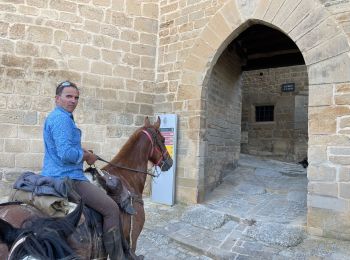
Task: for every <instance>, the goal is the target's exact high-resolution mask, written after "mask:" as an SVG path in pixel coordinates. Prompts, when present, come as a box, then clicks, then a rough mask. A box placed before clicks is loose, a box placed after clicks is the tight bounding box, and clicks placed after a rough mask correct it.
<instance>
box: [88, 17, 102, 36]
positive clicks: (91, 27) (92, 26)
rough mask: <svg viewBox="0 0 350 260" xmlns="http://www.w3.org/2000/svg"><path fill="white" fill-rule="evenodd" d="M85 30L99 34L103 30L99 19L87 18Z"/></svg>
mask: <svg viewBox="0 0 350 260" xmlns="http://www.w3.org/2000/svg"><path fill="white" fill-rule="evenodd" d="M84 30H86V31H88V32H92V33H96V34H98V33H100V30H101V24H100V23H99V22H97V21H91V20H85V21H84Z"/></svg>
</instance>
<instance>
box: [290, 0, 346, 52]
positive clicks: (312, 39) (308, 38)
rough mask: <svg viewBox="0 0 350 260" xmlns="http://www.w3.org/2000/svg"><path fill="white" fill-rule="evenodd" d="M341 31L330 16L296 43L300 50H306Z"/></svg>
mask: <svg viewBox="0 0 350 260" xmlns="http://www.w3.org/2000/svg"><path fill="white" fill-rule="evenodd" d="M304 2H305V1H304ZM341 33H342V32H341V30H340V28H339V27H338V26H337V25H336V24H335V21H334V20H333V19H332V18H329V19H327V20H325V21H323V22H322V23H320V24H319V25H317V26H316V27H315V28H313V29H312V30H311V31H309V32H307V33H306V34H304V35H303V36H302V37H301V38H299V39H298V40H297V41H296V44H297V45H298V47H299V49H300V51H302V52H304V51H307V50H309V49H311V48H312V47H314V46H316V45H319V44H321V43H323V42H326V41H327V40H329V39H331V38H334V37H335V36H336V35H340V34H341Z"/></svg>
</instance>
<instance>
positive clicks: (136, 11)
mask: <svg viewBox="0 0 350 260" xmlns="http://www.w3.org/2000/svg"><path fill="white" fill-rule="evenodd" d="M125 7H126V12H127V14H129V15H135V16H140V15H141V5H140V2H139V1H138V0H129V1H126V2H125Z"/></svg>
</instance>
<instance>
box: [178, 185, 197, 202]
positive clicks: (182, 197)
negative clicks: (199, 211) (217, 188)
mask: <svg viewBox="0 0 350 260" xmlns="http://www.w3.org/2000/svg"><path fill="white" fill-rule="evenodd" d="M196 198H197V188H190V187H181V186H179V185H177V186H176V201H182V202H184V203H197V199H196Z"/></svg>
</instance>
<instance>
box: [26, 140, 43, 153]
mask: <svg viewBox="0 0 350 260" xmlns="http://www.w3.org/2000/svg"><path fill="white" fill-rule="evenodd" d="M44 150H45V149H44V142H43V140H30V144H29V151H30V152H31V153H44Z"/></svg>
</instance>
